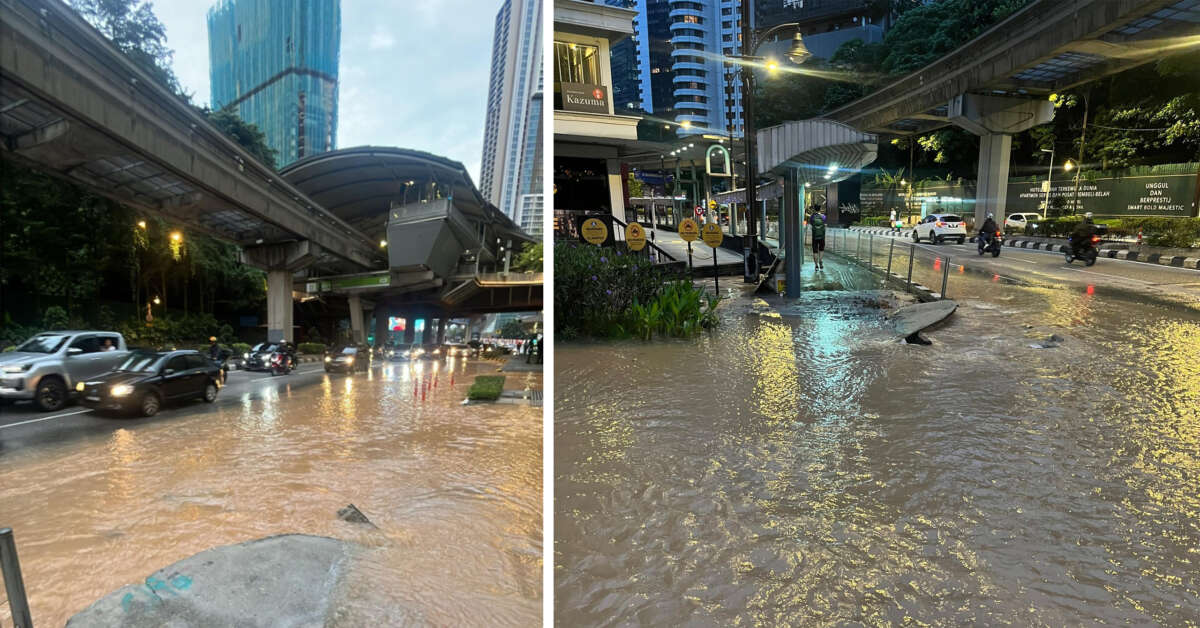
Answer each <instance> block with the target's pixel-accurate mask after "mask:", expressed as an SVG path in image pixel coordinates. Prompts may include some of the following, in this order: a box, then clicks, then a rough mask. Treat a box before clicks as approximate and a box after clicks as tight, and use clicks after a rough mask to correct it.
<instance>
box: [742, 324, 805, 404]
mask: <svg viewBox="0 0 1200 628" xmlns="http://www.w3.org/2000/svg"><path fill="white" fill-rule="evenodd" d="M748 344H749V348H750V351H751V353H752V355H753V356H754V357H753V360H754V367H755V370H756V371H757V372H758V377H757V378H755V386H754V388H755V395H754V403H755V405H756V406H757V407H758V412H759V413H760V414H762V415H763V416H765V417H767V419H769V420H770V421H771V422H785V421H787V422H790V421H793V420H795V418H796V391H797V389H798V388H799V377H798V373H797V371H796V349H795V345H794V343H793V342H792V328H791V327H790V326H788V325H782V324H779V323H776V322H766V321H764V322H763V324H761V325H759V326H758V329H757V330H755V332H754V335H752V336H751V337H750V341H749V343H748Z"/></svg>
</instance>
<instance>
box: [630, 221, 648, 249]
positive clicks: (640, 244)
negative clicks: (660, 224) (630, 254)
mask: <svg viewBox="0 0 1200 628" xmlns="http://www.w3.org/2000/svg"><path fill="white" fill-rule="evenodd" d="M625 243H626V244H628V245H629V250H631V251H640V250H642V249H644V248H646V230H645V229H643V228H642V226H641V225H639V224H638V223H636V222H631V223H629V224H628V225H626V226H625Z"/></svg>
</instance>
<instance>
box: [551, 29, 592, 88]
mask: <svg viewBox="0 0 1200 628" xmlns="http://www.w3.org/2000/svg"><path fill="white" fill-rule="evenodd" d="M554 83H555V86H556V87H557V86H558V84H560V83H589V84H593V85H595V84H598V83H600V49H599V48H598V47H596V46H587V45H584V44H575V43H567V42H561V41H556V42H554ZM556 91H557V90H556Z"/></svg>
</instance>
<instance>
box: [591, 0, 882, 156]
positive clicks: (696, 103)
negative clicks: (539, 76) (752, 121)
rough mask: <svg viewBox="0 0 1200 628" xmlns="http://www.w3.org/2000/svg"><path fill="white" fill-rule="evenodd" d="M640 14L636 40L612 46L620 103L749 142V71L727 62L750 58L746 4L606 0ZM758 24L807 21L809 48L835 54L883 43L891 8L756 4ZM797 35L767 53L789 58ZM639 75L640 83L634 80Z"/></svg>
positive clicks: (824, 1) (857, 0)
mask: <svg viewBox="0 0 1200 628" xmlns="http://www.w3.org/2000/svg"><path fill="white" fill-rule="evenodd" d="M604 2H605V3H606V4H611V5H618V6H627V7H629V8H633V9H636V10H637V11H638V16H637V18H636V19H635V20H634V28H635V33H634V37H633V39H632V40H629V41H628V42H622V45H620V46H613V49H612V68H613V69H612V72H613V101H614V103H616V105H617V106H618V107H622V106H626V107H629V108H641V109H643V110H645V111H647V112H649V113H651V114H653V115H654V116H656V117H659V118H665V119H671V120H675V121H676V122H685V121H686V122H687V123H688V124H689V128H686V129H684V128H681V129H680V130H679V134H680V135H693V134H699V133H716V134H728V135H732V136H733V137H741V135H742V131H743V123H742V77H741V73H740V72H741V66H740V65H739V64H737V63H729V62H725V61H722V60H721V57H728V56H731V55H740V54H742V43H741V40H742V37H741V32H742V24H741V4H742V3H741V0H604ZM753 9H754V11H753V14H754V17H753V19H754V26H755V28H757V29H760V30H761V29H764V28H769V27H771V26H774V25H776V24H780V23H785V22H798V23H800V31H801V33H802V34H803V35H804V41H805V42H806V44H807V46H808V48H809V51H810V52H812V53H813V55H814V56H816V57H820V58H827V57H829V56H832V55H833V53H834V52H835V51H836V50H837V47H838V46H840V45H841V44H843V43H845V42H847V41H850V40H852V39H861V40H863V41H869V42H873V41H880V40H881V39H882V37H883V31H884V29H885V28H886V25H887V22H886V18H887V9H886V4H882V3H878V2H873V1H872V0H755V2H754V6H753ZM788 46H790V33H785V34H784V36H783V37H782V39H781V40H780V41H778V42H769V43H767V44H765V45H763V46H762V47H761V48H760V49H759V50H758V54H759V55H760V56H774V57H776V58H780V59H782V58H784V57H785V53H786V52H787V50H788ZM633 74H636V76H637V79H636V83H637V84H638V89H637V90H634V89H633V84H634V83H635V81H634V80H633V79H630V78H629V77H630V76H631V75H633Z"/></svg>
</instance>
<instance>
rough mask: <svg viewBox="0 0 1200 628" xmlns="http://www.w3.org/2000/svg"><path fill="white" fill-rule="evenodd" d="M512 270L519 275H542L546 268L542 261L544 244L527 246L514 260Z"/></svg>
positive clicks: (536, 243) (537, 243)
mask: <svg viewBox="0 0 1200 628" xmlns="http://www.w3.org/2000/svg"><path fill="white" fill-rule="evenodd" d="M511 268H512V270H513V271H514V272H518V273H540V272H542V269H543V268H544V264H543V261H542V243H541V242H535V243H533V244H527V245H525V248H523V249H521V252H520V253H518V254H517V256H516V257H515V258H513V262H512V267H511Z"/></svg>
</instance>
